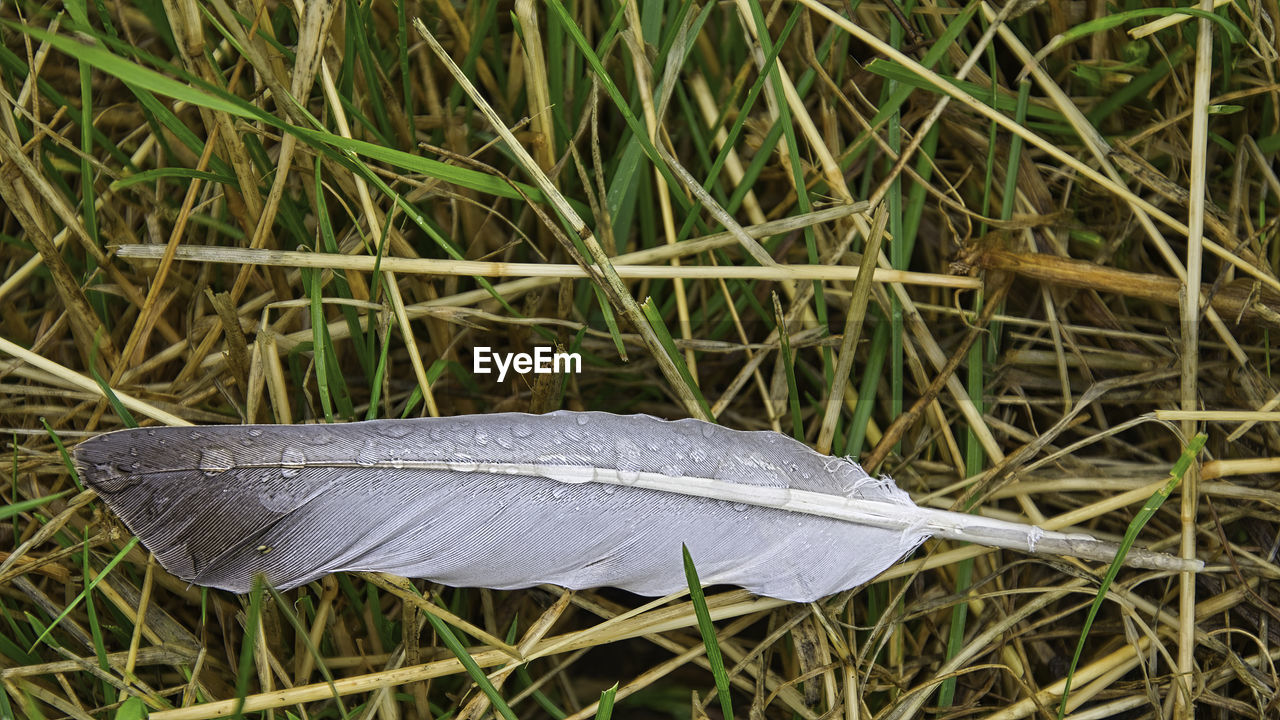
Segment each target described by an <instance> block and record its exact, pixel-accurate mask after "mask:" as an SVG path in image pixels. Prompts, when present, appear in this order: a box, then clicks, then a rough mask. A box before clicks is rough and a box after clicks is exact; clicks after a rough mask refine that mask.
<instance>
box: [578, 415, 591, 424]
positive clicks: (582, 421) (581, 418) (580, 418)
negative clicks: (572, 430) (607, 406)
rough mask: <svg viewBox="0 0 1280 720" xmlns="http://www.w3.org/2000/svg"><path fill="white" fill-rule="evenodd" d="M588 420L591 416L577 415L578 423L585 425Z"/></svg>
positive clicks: (589, 420)
mask: <svg viewBox="0 0 1280 720" xmlns="http://www.w3.org/2000/svg"><path fill="white" fill-rule="evenodd" d="M589 422H591V418H589V417H587V416H586V415H579V416H578V424H579V425H586V424H587V423H589Z"/></svg>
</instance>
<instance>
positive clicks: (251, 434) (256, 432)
mask: <svg viewBox="0 0 1280 720" xmlns="http://www.w3.org/2000/svg"><path fill="white" fill-rule="evenodd" d="M247 434H248V435H249V437H251V438H256V437H262V431H261V430H259V429H258V428H249V430H248V431H247Z"/></svg>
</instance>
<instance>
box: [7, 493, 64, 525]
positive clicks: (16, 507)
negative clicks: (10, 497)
mask: <svg viewBox="0 0 1280 720" xmlns="http://www.w3.org/2000/svg"><path fill="white" fill-rule="evenodd" d="M69 494H71V491H70V490H63V491H62V492H60V493H54V494H52V495H45V496H44V497H38V498H32V499H30V500H21V501H19V502H16V503H11V504H9V505H5V506H4V507H0V520H8V519H9V518H11V517H14V516H15V515H20V514H22V513H24V512H27V511H29V510H34V509H35V508H38V507H40V506H41V505H44V504H45V503H47V502H49V501H50V500H57V499H58V498H60V497H65V496H67V495H69Z"/></svg>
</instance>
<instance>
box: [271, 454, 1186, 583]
mask: <svg viewBox="0 0 1280 720" xmlns="http://www.w3.org/2000/svg"><path fill="white" fill-rule="evenodd" d="M325 465H326V466H327V467H350V468H365V469H367V468H376V467H382V468H388V469H395V470H438V471H447V472H459V473H491V474H494V475H519V476H527V477H543V478H547V479H550V480H555V481H557V482H562V483H567V484H571V485H576V484H581V483H588V482H595V483H603V484H607V485H617V486H623V487H633V488H643V489H646V490H656V491H660V492H671V493H678V494H681V495H689V496H693V497H701V498H708V499H711V500H723V501H725V502H732V503H744V504H747V505H755V506H758V507H767V508H774V509H777V510H785V511H788V512H797V513H804V514H806V515H815V516H819V517H828V518H833V519H836V520H844V521H847V522H852V523H858V524H860V525H866V526H869V527H877V528H883V529H886V530H900V531H903V532H923V533H926V534H928V535H932V536H934V537H938V538H947V539H949V540H958V541H962V542H971V543H975V544H978V545H986V546H989V547H999V548H1007V549H1010V550H1021V551H1024V552H1032V553H1035V552H1040V553H1047V554H1052V555H1067V556H1071V557H1078V558H1083V559H1086V560H1096V561H1100V562H1110V561H1111V560H1113V559H1114V558H1115V555H1116V552H1117V551H1118V549H1119V547H1118V546H1117V545H1116V544H1115V543H1111V542H1107V541H1104V540H1099V539H1097V538H1095V537H1093V536H1092V535H1087V534H1084V533H1061V532H1055V531H1052V530H1045V529H1043V528H1041V527H1039V526H1037V525H1031V524H1027V523H1017V522H1009V521H1007V520H998V519H995V518H988V517H983V516H981V515H970V514H967V513H959V512H951V511H948V510H937V509H934V508H926V507H916V506H910V505H901V504H898V503H891V502H879V501H876V500H865V499H860V498H850V497H842V496H839V495H831V494H827V493H820V492H813V491H810V490H801V489H798V488H790V487H775V486H764V485H748V484H743V483H735V482H728V481H725V480H716V479H714V478H704V477H690V476H680V477H676V476H672V475H663V474H661V473H654V472H638V471H637V472H628V471H620V470H615V469H613V468H599V467H582V466H576V465H554V464H546V463H497V462H472V461H466V462H459V461H422V460H398V461H392V462H383V463H374V464H368V463H354V462H353V463H334V462H327V463H325ZM305 466H306V464H305V463H299V464H297V465H296V466H295V465H290V466H289V467H291V468H292V467H298V468H302V467H305ZM260 467H264V468H265V467H270V468H274V467H279V465H278V464H271V465H264V466H260ZM1125 564H1126V565H1128V566H1130V567H1140V568H1150V569H1154V570H1168V571H1171V572H1186V571H1192V572H1195V571H1199V570H1202V569H1203V568H1204V563H1203V562H1202V561H1200V560H1188V559H1184V558H1180V557H1176V556H1173V555H1167V554H1164V553H1158V552H1152V551H1150V550H1145V549H1143V548H1137V547H1135V548H1130V550H1129V552H1128V554H1127V555H1126V557H1125Z"/></svg>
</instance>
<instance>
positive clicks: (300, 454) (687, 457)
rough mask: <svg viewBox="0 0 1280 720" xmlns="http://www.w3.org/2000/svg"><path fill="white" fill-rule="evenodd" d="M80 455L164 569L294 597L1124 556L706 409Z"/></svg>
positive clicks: (191, 431)
mask: <svg viewBox="0 0 1280 720" xmlns="http://www.w3.org/2000/svg"><path fill="white" fill-rule="evenodd" d="M75 460H76V463H77V466H78V469H79V471H80V474H81V477H82V478H84V479H85V481H86V482H87V483H88V484H89V485H90V486H91V487H93V489H94V490H96V491H97V493H98V494H99V496H101V497H102V499H103V500H104V501H106V503H107V505H108V506H110V507H111V509H112V510H113V511H114V512H115V513H116V515H118V516H119V517H120V518H121V519H122V520H123V521H124V523H125V524H126V525H127V526H128V527H129V529H130V530H131V531H132V532H133V533H134V534H136V535H137V536H138V537H139V538H140V539H141V540H142V542H143V543H144V544H145V545H146V546H147V548H148V549H150V550H151V551H152V552H153V553H155V555H156V559H157V560H158V561H159V562H160V564H161V566H163V567H164V568H165V569H166V570H167V571H169V572H170V573H172V574H173V575H176V576H177V577H179V578H182V579H184V580H187V581H189V582H192V583H195V584H197V585H204V586H209V587H216V588H221V589H224V590H230V591H233V592H247V591H248V590H249V589H250V588H251V586H252V581H253V578H254V576H255V574H257V573H264V574H265V575H266V577H267V579H268V580H270V581H271V582H272V583H273V584H275V585H276V586H277V587H280V588H282V589H287V588H291V587H296V586H298V585H302V584H305V583H307V582H310V581H312V580H316V579H318V578H320V577H322V576H324V575H326V574H329V573H332V572H339V571H355V570H362V571H380V572H388V573H393V574H397V575H402V576H406V577H419V578H428V579H430V580H433V581H436V582H440V583H444V584H447V585H455V586H475V587H489V588H498V589H510V588H520V587H528V586H531V585H537V584H541V583H552V584H556V585H561V586H564V587H568V588H586V587H598V586H615V587H621V588H624V589H627V590H631V591H633V592H636V593H639V594H642V595H664V594H667V593H670V592H674V591H676V590H679V589H680V588H682V587H684V585H685V580H684V575H683V570H682V565H681V561H680V558H681V545H682V544H684V545H687V546H688V547H689V550H690V552H691V553H692V556H693V557H694V559H695V561H696V562H697V563H698V568H699V574H700V575H701V577H702V581H703V583H704V584H708V585H710V584H717V583H724V584H731V585H737V586H740V587H743V588H746V589H747V590H750V591H752V592H754V593H756V594H759V595H765V596H769V597H776V598H780V599H784V600H795V601H811V600H815V599H817V598H820V597H823V596H826V595H830V594H832V593H835V592H838V591H840V590H844V589H847V588H851V587H854V586H857V585H859V584H862V583H864V582H866V581H868V580H870V579H872V578H874V577H875V576H876V575H878V574H879V573H880V572H882V571H883V570H884V569H885V568H887V567H889V566H890V565H892V564H893V563H895V562H896V561H897V560H899V559H900V558H901V557H903V556H904V555H906V554H907V553H909V552H911V551H912V550H913V549H914V548H915V547H916V546H917V545H918V544H919V543H920V542H922V541H923V540H924V539H925V538H927V537H929V536H930V535H941V536H945V537H958V538H960V539H967V540H973V541H976V542H982V543H986V544H994V545H999V546H1005V547H1020V548H1024V549H1033V550H1034V549H1036V548H1037V545H1038V546H1039V549H1041V550H1048V551H1054V552H1064V553H1067V554H1083V555H1086V556H1090V557H1103V556H1105V551H1104V550H1099V549H1098V548H1097V547H1096V546H1097V545H1098V541H1096V540H1093V538H1090V537H1088V536H1080V535H1062V534H1060V533H1047V532H1045V531H1043V530H1040V529H1039V528H1035V527H1033V526H1029V525H1020V524H1017V523H1004V522H1000V521H993V520H989V519H985V518H980V517H976V516H972V515H963V514H958V513H948V512H944V511H937V510H928V509H923V508H919V507H917V506H916V505H915V504H914V503H912V501H911V499H910V497H909V496H908V495H907V494H906V493H905V492H903V491H902V490H900V489H898V488H897V487H896V486H895V485H894V484H893V482H892V481H891V480H889V479H888V478H873V477H870V476H868V475H867V473H866V472H864V471H863V470H862V468H861V467H859V466H858V465H857V464H856V463H853V462H851V461H849V460H844V459H840V458H833V457H828V456H824V455H820V454H818V453H816V452H814V451H813V450H812V449H810V448H809V447H807V446H806V445H804V444H803V443H800V442H797V441H795V440H792V439H791V438H788V437H785V436H783V435H780V434H778V433H774V432H768V431H754V432H747V431H737V430H730V429H726V428H723V427H720V426H717V425H713V424H711V423H706V422H702V421H700V420H677V421H666V420H659V419H657V418H653V417H649V416H646V415H633V416H620V415H613V414H609V413H600V412H569V411H561V412H556V413H550V414H547V415H526V414H522V413H499V414H491V415H477V416H460V417H453V418H422V419H413V420H373V421H367V422H358V423H348V424H342V425H300V426H299V425H253V426H243V425H226V426H207V427H166V428H144V429H137V430H122V431H117V432H113V433H107V434H105V435H100V436H98V437H95V438H92V439H90V440H87V441H85V442H83V443H81V444H80V445H79V446H78V447H77V448H76V450H75ZM1090 553H1092V554H1090ZM1135 557H1136V558H1137V559H1138V560H1139V561H1140V562H1139V564H1142V563H1141V561H1142V560H1143V559H1144V558H1145V559H1146V561H1147V563H1146V564H1148V565H1150V564H1157V565H1158V564H1159V563H1162V562H1163V563H1166V564H1168V563H1169V562H1174V561H1175V559H1173V558H1165V556H1159V555H1155V554H1154V553H1143V552H1138V553H1137V554H1136V555H1135ZM1153 558H1154V559H1153ZM1108 559H1109V558H1108Z"/></svg>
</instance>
